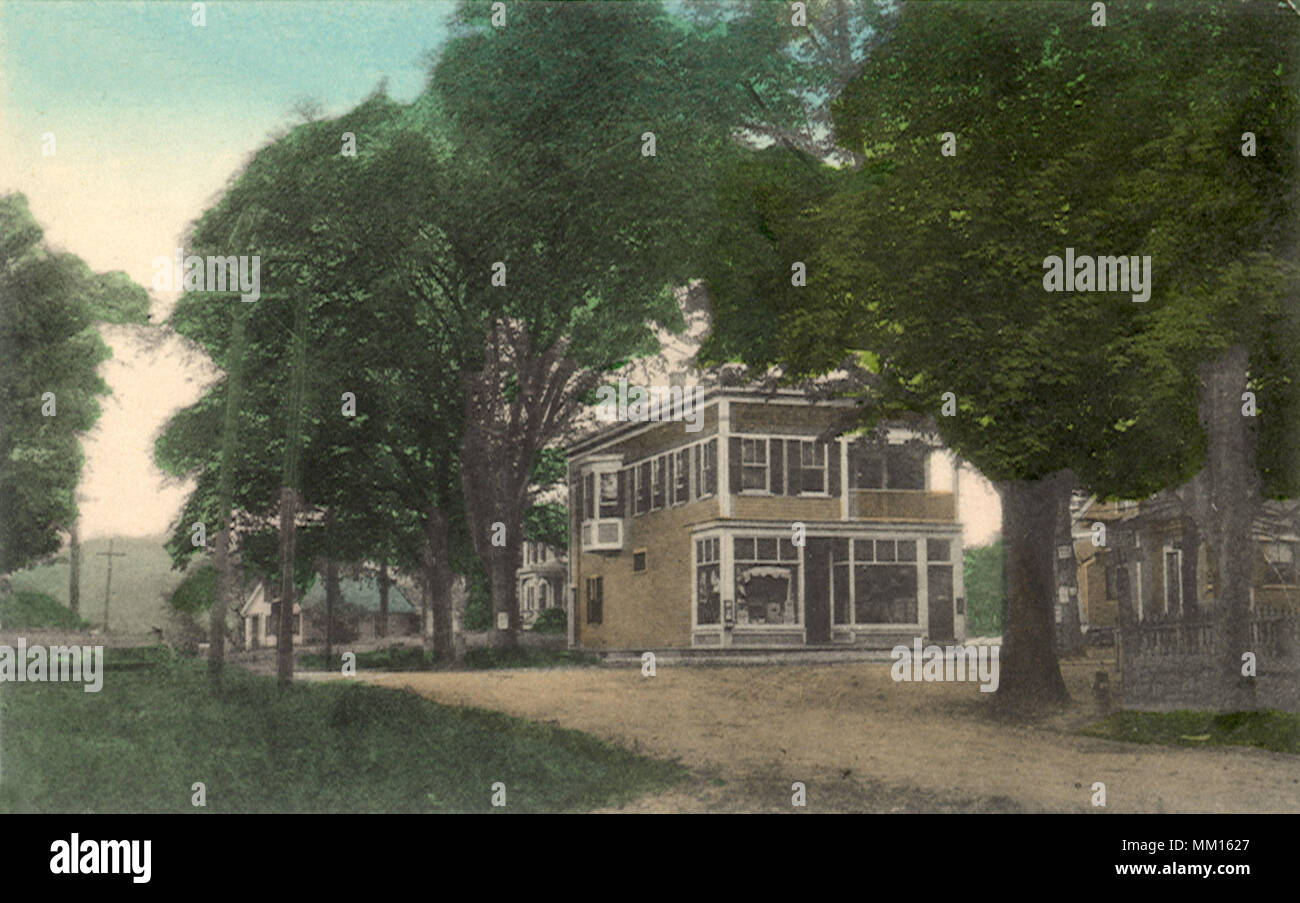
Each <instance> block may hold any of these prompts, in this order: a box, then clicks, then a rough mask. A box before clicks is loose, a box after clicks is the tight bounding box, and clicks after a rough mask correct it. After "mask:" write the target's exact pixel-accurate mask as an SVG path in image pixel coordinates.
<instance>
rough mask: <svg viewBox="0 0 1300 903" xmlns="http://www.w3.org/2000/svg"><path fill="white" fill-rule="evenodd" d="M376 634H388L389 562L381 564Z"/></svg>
mask: <svg viewBox="0 0 1300 903" xmlns="http://www.w3.org/2000/svg"><path fill="white" fill-rule="evenodd" d="M375 635H376V636H388V562H386V561H385V562H383V563H382V564H380V565H379V620H378V622H377V623H376V624H375Z"/></svg>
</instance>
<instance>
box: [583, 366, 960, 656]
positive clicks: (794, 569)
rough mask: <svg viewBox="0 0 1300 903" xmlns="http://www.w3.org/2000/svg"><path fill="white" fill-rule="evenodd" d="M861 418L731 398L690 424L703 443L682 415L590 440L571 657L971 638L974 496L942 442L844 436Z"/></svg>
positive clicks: (795, 402) (829, 403) (796, 398)
mask: <svg viewBox="0 0 1300 903" xmlns="http://www.w3.org/2000/svg"><path fill="white" fill-rule="evenodd" d="M688 397H689V396H688ZM854 408H855V403H854V402H853V401H851V400H848V399H822V400H812V399H810V398H809V397H807V396H806V395H804V394H803V393H800V392H797V391H794V390H781V391H777V392H771V391H758V390H754V389H745V388H717V389H713V390H711V391H710V392H708V393H706V394H705V395H704V397H703V400H702V403H701V409H700V410H699V411H695V412H691V411H689V410H688V411H687V413H688V414H690V419H691V421H692V423H691V426H693V427H697V428H698V429H697V430H696V431H694V432H692V431H688V430H687V429H686V426H687V424H685V423H683V422H681V420H680V419H678V420H671V419H669V418H671V417H680V415H681V411H680V410H677V409H673V410H671V411H670V412H669V413H668V415H667V417H665V418H664V421H663V422H643V421H632V422H624V423H618V424H615V425H613V426H610V427H608V428H606V429H603V430H601V431H600V432H599V433H596V434H594V435H592V436H590V437H588V438H585V439H582V440H580V441H578V442H576V443H574V444H572V445H571V446H570V447H569V449H568V452H569V493H570V494H569V501H570V504H569V514H570V536H571V539H570V545H569V548H570V553H569V586H570V592H571V597H570V607H569V641H570V644H571V645H575V646H580V647H585V648H619V649H633V650H635V649H645V648H656V647H687V646H693V647H746V646H747V647H774V646H775V647H803V646H821V647H833V646H861V647H871V648H891V647H893V646H895V645H897V644H899V643H902V644H906V645H909V646H910V645H911V643H912V641H913V639H914V638H916V637H918V636H919V637H925V638H928V639H931V640H936V641H949V640H953V639H961V638H964V636H965V599H964V592H963V589H962V534H961V526H960V524H959V523H958V521H957V505H956V501H957V500H956V497H955V495H954V494H953V493H952V492H936V491H933V490H932V489H931V488H930V485H929V471H930V467H929V463H930V456H931V454H932V453H933V452H934V451H935V450H936V448H937V446H936V444H935V443H933V442H932V441H928V440H923V439H922V438H921V436H920V434H919V433H918V432H917V431H915V430H913V429H910V428H908V427H905V426H902V425H891V426H889V427H887V428H886V429H885V430H884V431H882V432H883V433H884V434H886V437H887V438H886V441H870V440H868V439H867V438H866V437H852V438H844V439H830V440H829V441H827V439H826V437H827V436H829V435H834V434H835V432H836V431H837V430H838V429H842V428H843V427H844V426H845V425H847V424H851V423H852V422H853V421H854ZM796 540H802V541H801V542H799V541H796Z"/></svg>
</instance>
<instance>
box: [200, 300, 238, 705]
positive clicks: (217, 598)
mask: <svg viewBox="0 0 1300 903" xmlns="http://www.w3.org/2000/svg"><path fill="white" fill-rule="evenodd" d="M245 316H246V314H245V312H244V310H243V308H242V307H241V308H240V309H238V310H236V311H235V318H234V322H233V323H232V324H231V334H230V372H229V373H228V374H227V375H226V379H227V380H228V384H227V386H226V410H225V413H224V415H223V418H222V423H221V458H220V462H221V463H220V465H219V466H220V468H221V470H220V471H219V473H218V475H217V511H218V512H219V513H218V516H219V517H220V518H221V520H220V523H219V524H218V527H217V549H216V555H215V560H214V562H213V566H214V567H215V568H216V572H217V573H216V578H217V579H216V587H215V589H214V591H213V600H212V611H211V612H209V619H208V677H209V679H210V680H211V682H212V685H213V686H214V687H217V686H219V685H220V684H221V670H222V668H223V667H224V664H225V654H226V650H225V645H226V607H227V606H229V605H231V604H232V603H233V602H235V601H236V600H238V598H239V589H240V588H239V586H238V583H237V580H236V575H235V573H234V569H233V568H232V567H231V566H230V565H231V562H230V540H231V536H232V534H233V533H234V520H235V510H234V509H235V502H234V499H235V457H236V455H237V453H238V450H239V406H240V404H241V403H242V401H243V393H244V345H245V340H244V318H245Z"/></svg>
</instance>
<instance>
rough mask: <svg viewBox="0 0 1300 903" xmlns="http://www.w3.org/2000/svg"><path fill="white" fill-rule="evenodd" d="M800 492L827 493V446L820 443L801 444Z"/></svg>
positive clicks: (806, 442)
mask: <svg viewBox="0 0 1300 903" xmlns="http://www.w3.org/2000/svg"><path fill="white" fill-rule="evenodd" d="M799 474H800V481H801V485H800V487H799V488H800V491H802V492H825V491H826V446H825V445H823V444H822V443H820V442H809V441H806V440H805V441H803V442H800V443H799Z"/></svg>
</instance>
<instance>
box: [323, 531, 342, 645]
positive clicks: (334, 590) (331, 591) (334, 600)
mask: <svg viewBox="0 0 1300 903" xmlns="http://www.w3.org/2000/svg"><path fill="white" fill-rule="evenodd" d="M338 610H339V565H338V562H337V561H335V560H334V558H333V557H332V556H331V557H330V558H327V559H326V560H325V667H327V668H328V667H330V663H331V662H332V661H333V659H334V617H335V613H336V612H337V611H338Z"/></svg>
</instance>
